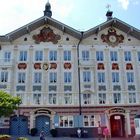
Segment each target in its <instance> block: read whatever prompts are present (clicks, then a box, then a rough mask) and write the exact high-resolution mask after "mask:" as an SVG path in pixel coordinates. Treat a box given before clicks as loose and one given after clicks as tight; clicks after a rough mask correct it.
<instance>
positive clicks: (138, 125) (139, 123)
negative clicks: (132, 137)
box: [134, 118, 140, 128]
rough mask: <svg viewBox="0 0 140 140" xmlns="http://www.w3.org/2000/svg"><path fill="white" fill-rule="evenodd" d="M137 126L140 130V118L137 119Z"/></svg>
mask: <svg viewBox="0 0 140 140" xmlns="http://www.w3.org/2000/svg"><path fill="white" fill-rule="evenodd" d="M134 121H135V126H136V128H140V120H139V118H137V119H136V118H135V120H134Z"/></svg>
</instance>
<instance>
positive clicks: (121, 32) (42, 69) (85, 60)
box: [0, 2, 140, 137]
mask: <svg viewBox="0 0 140 140" xmlns="http://www.w3.org/2000/svg"><path fill="white" fill-rule="evenodd" d="M112 14H113V13H112V12H111V11H107V14H106V16H107V21H105V22H104V23H102V24H100V25H98V26H96V27H93V28H91V29H89V30H87V31H83V32H81V31H78V30H75V29H74V28H72V27H69V26H68V25H65V24H63V23H61V22H59V21H58V20H56V19H53V18H52V11H51V5H50V3H49V2H47V4H46V5H45V11H44V16H42V17H40V18H38V19H37V20H35V21H32V22H31V23H28V24H26V25H24V26H22V27H21V28H18V29H16V30H15V31H13V32H10V33H8V34H6V35H3V36H0V90H3V91H6V92H7V93H9V94H11V95H13V96H19V97H20V98H21V99H22V103H21V104H20V106H19V109H18V110H17V111H15V112H14V113H13V114H12V115H11V116H9V117H7V118H3V120H1V122H0V132H1V133H9V134H11V135H27V134H29V133H30V130H31V129H32V128H36V129H37V130H38V133H37V134H39V133H40V132H41V131H42V130H43V131H44V132H45V134H46V135H50V130H51V129H54V128H55V129H56V130H57V131H58V136H74V135H75V133H76V130H77V129H78V128H81V129H82V130H86V132H87V133H88V136H89V137H93V136H94V137H95V136H97V128H98V127H99V125H100V126H101V127H102V128H104V127H105V126H107V127H108V128H109V130H110V135H111V136H112V137H129V136H134V134H135V121H134V119H135V116H136V114H137V112H138V110H139V108H140V31H139V30H138V29H136V28H135V27H133V26H131V25H128V24H127V23H125V22H124V21H121V20H119V19H117V18H113V17H112ZM77 24H78V23H77ZM139 125H140V124H139Z"/></svg>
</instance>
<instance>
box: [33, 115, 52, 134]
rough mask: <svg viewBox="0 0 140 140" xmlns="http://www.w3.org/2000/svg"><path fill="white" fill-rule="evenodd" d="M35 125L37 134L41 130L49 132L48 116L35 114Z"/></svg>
mask: <svg viewBox="0 0 140 140" xmlns="http://www.w3.org/2000/svg"><path fill="white" fill-rule="evenodd" d="M35 127H36V128H37V130H38V135H39V134H40V132H41V131H44V132H45V135H49V134H50V117H48V116H45V115H39V116H36V121H35Z"/></svg>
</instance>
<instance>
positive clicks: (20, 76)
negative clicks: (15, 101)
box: [18, 72, 26, 83]
mask: <svg viewBox="0 0 140 140" xmlns="http://www.w3.org/2000/svg"><path fill="white" fill-rule="evenodd" d="M25 78H26V77H25V72H20V73H18V83H25V80H26V79H25Z"/></svg>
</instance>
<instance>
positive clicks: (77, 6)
mask: <svg viewBox="0 0 140 140" xmlns="http://www.w3.org/2000/svg"><path fill="white" fill-rule="evenodd" d="M47 1H48V0H0V5H1V8H0V35H5V34H7V33H9V32H11V31H13V30H15V29H18V28H19V27H22V26H24V25H26V24H28V23H30V22H32V21H34V20H36V19H38V18H40V17H42V16H43V14H44V13H43V11H44V10H45V4H46V3H47ZM49 2H50V4H51V8H52V18H54V19H56V20H58V21H60V22H62V23H64V24H66V25H68V26H70V27H73V28H75V29H77V30H80V31H85V30H88V29H90V28H93V27H95V26H97V25H99V24H101V23H103V22H104V21H106V16H105V14H106V11H107V8H106V6H107V5H108V4H109V5H111V7H110V10H112V11H113V17H116V18H118V19H120V20H123V21H124V22H126V23H128V24H130V25H131V26H134V27H135V28H138V29H140V0H49Z"/></svg>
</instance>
